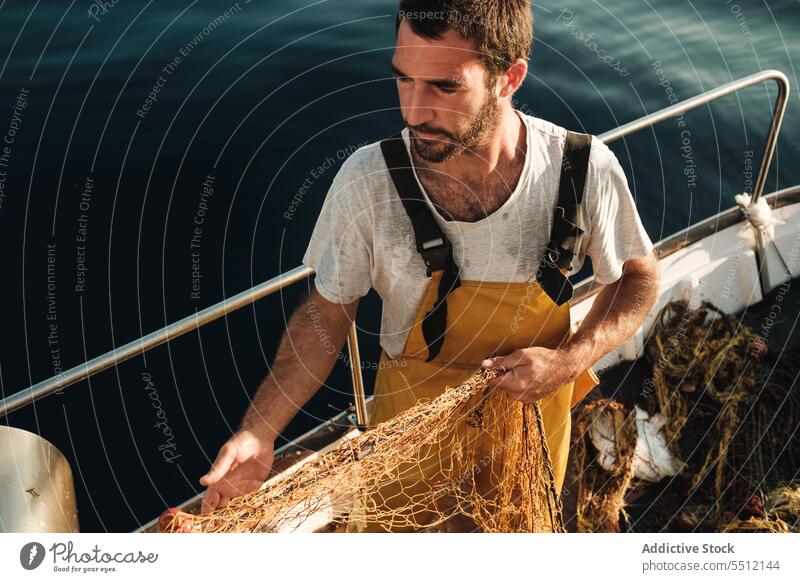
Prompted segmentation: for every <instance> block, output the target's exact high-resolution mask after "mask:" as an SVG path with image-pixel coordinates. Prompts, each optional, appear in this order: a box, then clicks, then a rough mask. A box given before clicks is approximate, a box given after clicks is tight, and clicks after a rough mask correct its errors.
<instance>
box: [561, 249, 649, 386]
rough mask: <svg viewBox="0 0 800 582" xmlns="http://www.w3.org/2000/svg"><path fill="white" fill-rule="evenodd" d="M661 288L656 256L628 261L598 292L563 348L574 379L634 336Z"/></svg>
mask: <svg viewBox="0 0 800 582" xmlns="http://www.w3.org/2000/svg"><path fill="white" fill-rule="evenodd" d="M658 289H659V269H658V261H657V260H656V258H655V256H654V255H653V254H652V253H651V254H650V255H648V256H647V257H643V258H636V259H630V260H628V261H626V262H625V264H624V265H623V267H622V277H621V278H620V279H618V280H617V281H615V282H614V283H611V284H610V285H606V286H605V287H603V289H602V290H601V291H600V293H598V295H597V297H596V298H595V300H594V303H593V304H592V308H591V309H590V310H589V313H588V314H587V315H586V317H585V318H584V320H583V322H581V325H580V327H579V328H578V331H577V332H576V333H575V335H574V336H573V337H572V339H571V340H570V342H569V343H568V344H567V345H566V346H565V347H564V348H563V351H564V352H565V353H566V354H567V356H568V358H567V361H568V362H569V363H570V364H571V372H572V374H573V375H574V376H577V374H579V373H580V372H581V371H583V370H585V369H586V368H588V367H589V366H591V365H592V364H594V363H595V362H597V361H598V360H599V359H600V358H602V357H603V356H605V355H606V354H607V353H608V352H610V351H611V350H613V349H614V348H616V347H617V346H619V345H620V344H621V343H623V342H624V341H625V340H627V339H628V338H629V337H631V336H632V335H633V334H634V332H635V331H636V330H637V329H638V328H639V326H640V325H641V323H642V321H643V320H644V318H645V316H647V314H648V313H649V312H650V309H651V308H652V307H653V305H654V304H655V302H656V300H657V299H658Z"/></svg>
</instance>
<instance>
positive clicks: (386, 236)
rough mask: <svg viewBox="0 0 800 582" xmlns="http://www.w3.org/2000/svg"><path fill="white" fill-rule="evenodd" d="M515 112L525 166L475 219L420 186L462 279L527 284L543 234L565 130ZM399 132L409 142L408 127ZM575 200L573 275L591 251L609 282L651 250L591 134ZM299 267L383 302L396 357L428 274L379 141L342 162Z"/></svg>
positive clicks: (348, 297)
mask: <svg viewBox="0 0 800 582" xmlns="http://www.w3.org/2000/svg"><path fill="white" fill-rule="evenodd" d="M517 113H518V114H519V115H520V117H521V118H522V119H523V121H524V122H525V126H526V128H527V136H526V137H527V152H526V159H525V165H524V167H523V169H522V173H521V175H520V178H519V183H518V184H517V187H516V189H515V190H514V192H513V193H512V194H511V196H510V197H509V198H508V199H507V200H506V202H505V203H504V204H503V205H502V206H501V207H500V208H498V209H497V210H496V211H494V212H493V213H492V214H490V215H489V216H487V217H485V218H483V219H482V220H479V221H477V222H460V221H446V220H445V219H444V218H442V216H441V215H440V214H439V213H438V212H437V211H436V209H435V208H434V206H433V204H432V203H431V201H430V198H429V197H428V195H427V193H425V189H424V188H423V187H422V185H421V184H420V188H421V189H422V191H423V193H424V195H425V200H426V202H427V203H428V206H429V208H430V209H431V212H432V213H433V216H434V218H435V220H436V222H437V223H438V224H439V226H440V228H441V229H442V231H443V232H444V233H445V234H446V235H447V237H448V238H449V239H450V241H451V243H452V245H453V253H454V255H455V261H456V264H458V266H459V268H460V270H461V278H462V279H464V280H480V281H494V282H525V281H528V280H534V275H535V273H536V268H537V266H538V264H539V260H540V257H541V255H542V251H543V250H544V248H545V246H546V245H547V242H548V241H549V239H550V228H551V224H552V220H553V212H554V209H555V204H556V199H557V194H558V182H559V176H560V172H561V159H562V153H563V148H564V141H565V139H566V130H565V129H564V128H562V127H559V126H557V125H555V124H552V123H550V122H547V121H544V120H543V119H539V118H536V117H532V116H529V115H525V114H522V113H521V112H517ZM403 138H404V139H405V142H406V148H408V147H409V142H408V128H406V129H404V130H403ZM409 155H410V154H409ZM417 181H418V182H419V180H417ZM582 206H583V209H584V210H583V214H584V223H585V225H586V227H587V228H586V231H587V232H586V234H585V235H584V237H583V242H582V243H581V248H580V249H579V252H578V254H577V256H576V257H575V260H574V262H573V266H574V267H575V269H576V270H575V271H573V272H577V269H579V268H580V267H581V265H582V264H583V260H584V257H585V255H587V254H588V255H589V257H591V259H592V268H593V270H594V277H595V280H596V281H597V282H598V283H602V284H608V283H612V282H614V281H616V280H617V279H619V278H620V277H621V276H622V265H623V263H624V262H625V261H626V260H628V259H630V258H634V257H643V256H646V255H648V254H649V253H650V252H651V251H652V249H653V243H652V242H651V241H650V238H649V237H648V236H647V232H645V230H644V227H643V226H642V222H641V219H640V218H639V215H638V213H637V212H636V206H635V204H634V201H633V197H632V196H631V192H630V190H629V189H628V182H627V180H626V179H625V174H624V172H623V170H622V168H621V167H620V165H619V162H618V161H617V158H616V156H615V155H614V153H613V152H612V151H611V150H610V149H608V147H607V146H606V145H605V144H603V143H602V142H601V141H600V140H598V139H597V138H592V147H591V154H590V156H589V168H588V172H587V176H586V185H585V189H584V195H583V205H582ZM303 263H304V264H305V265H308V266H310V267H313V268H314V269H315V270H316V272H317V274H316V280H315V285H316V288H317V290H318V291H319V293H320V294H321V295H322V296H323V297H324V298H325V299H327V300H328V301H332V302H334V303H351V302H353V301H355V300H356V299H357V298H359V297H362V296H364V295H366V294H367V292H368V291H369V290H370V288H374V289H375V290H376V291H377V293H378V295H380V297H381V299H382V300H383V314H382V317H381V332H380V337H381V339H380V342H381V346H382V347H383V349H384V350H386V353H387V354H388V355H389V356H390V357H392V358H397V357H399V356H400V355H401V354H402V351H403V346H404V345H405V341H406V337H407V336H408V332H409V329H410V327H411V325H412V324H413V320H414V316H415V315H416V312H417V308H418V304H419V302H420V300H421V299H422V295H423V293H424V292H425V288H426V286H427V284H428V281H429V278H428V276H427V275H426V268H425V264H424V262H423V260H422V257H421V256H420V254H419V253H418V252H417V249H416V243H415V240H414V233H413V230H412V228H411V221H410V220H409V219H408V216H407V215H406V212H405V210H404V208H403V204H402V202H401V200H400V197H399V196H398V194H397V191H396V190H395V188H394V184H393V183H392V179H391V176H390V175H389V171H388V169H387V167H386V163H385V162H384V159H383V154H382V152H381V148H380V144H379V143H373V144H370V145H368V146H364V147H362V148H360V149H358V150H357V151H356V152H354V153H353V154H352V155H351V156H350V157H349V158H348V159H347V160H346V161H345V162H344V164H343V165H342V167H341V169H340V170H339V172H338V173H337V175H336V177H335V178H334V180H333V183H332V184H331V187H330V190H329V191H328V195H327V197H326V199H325V203H324V204H323V207H322V210H321V212H320V216H319V218H318V219H317V224H316V226H315V228H314V233H313V235H312V237H311V241H310V242H309V245H308V249H307V250H306V253H305V256H304V257H303Z"/></svg>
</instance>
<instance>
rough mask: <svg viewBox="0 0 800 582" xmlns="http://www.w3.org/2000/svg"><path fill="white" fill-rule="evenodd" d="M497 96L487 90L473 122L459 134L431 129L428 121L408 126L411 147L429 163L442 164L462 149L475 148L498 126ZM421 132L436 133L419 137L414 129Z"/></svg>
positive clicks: (471, 120)
mask: <svg viewBox="0 0 800 582" xmlns="http://www.w3.org/2000/svg"><path fill="white" fill-rule="evenodd" d="M497 109H498V99H497V96H496V95H495V94H494V93H493V92H488V93H487V97H486V99H485V100H484V102H483V103H482V104H481V107H480V109H479V110H478V112H477V113H476V114H475V116H473V117H472V119H470V124H469V125H468V126H467V127H465V128H463V129H461V130H459V131H458V133H453V132H448V131H442V130H441V129H436V128H431V127H429V126H427V125H425V124H422V125H417V126H414V127H411V126H409V127H408V131H409V138H410V141H411V150H412V151H413V152H414V153H415V154H416V155H417V156H419V157H420V158H422V159H423V160H425V161H426V162H431V163H434V164H439V163H442V162H445V161H447V160H450V159H452V158H454V157H455V156H457V155H458V154H460V153H461V152H463V151H465V150H466V151H469V150H473V149H474V148H475V147H476V146H477V145H478V144H480V143H481V142H482V141H483V140H484V138H485V137H486V136H487V135H488V134H489V133H491V131H492V130H494V128H495V127H496V126H497ZM415 130H417V131H422V132H424V133H431V134H434V135H436V137H434V138H432V139H424V138H420V137H416V136H415V135H414V131H415Z"/></svg>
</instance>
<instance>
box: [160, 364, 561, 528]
mask: <svg viewBox="0 0 800 582" xmlns="http://www.w3.org/2000/svg"><path fill="white" fill-rule="evenodd" d="M501 373H502V371H499V370H480V371H478V372H476V373H475V374H474V375H473V376H471V377H470V378H469V379H468V380H467V381H466V382H464V383H462V384H460V385H458V386H455V387H449V388H447V389H446V390H445V392H444V393H443V394H442V395H441V396H439V397H437V398H436V399H434V400H432V401H430V402H421V403H418V404H417V405H416V406H414V407H412V408H410V409H409V410H407V411H405V412H403V413H402V414H400V415H398V416H396V417H395V418H393V419H391V420H389V421H387V422H385V423H382V424H379V425H378V426H376V427H375V428H373V429H370V430H368V431H367V432H365V433H363V434H361V435H359V436H357V437H355V438H352V439H349V440H343V441H342V442H341V443H340V444H338V445H337V446H336V447H335V448H334V449H333V450H331V451H329V452H328V453H326V454H324V455H322V456H320V457H318V458H317V459H315V460H312V461H309V462H307V463H305V464H303V465H301V466H299V467H298V468H296V470H294V471H291V472H289V473H288V474H285V475H284V476H281V477H278V478H276V479H274V480H273V481H271V482H269V484H268V486H267V487H266V488H264V489H261V490H258V491H253V492H251V493H249V494H247V495H244V496H242V497H239V498H236V499H233V500H232V501H231V502H230V503H229V504H228V505H227V506H226V507H224V508H222V509H218V510H216V511H213V512H211V513H207V514H203V515H189V514H186V513H178V514H172V515H171V516H169V518H167V519H164V520H162V524H161V529H162V530H164V531H204V532H274V531H291V530H293V529H296V528H297V527H298V526H300V525H301V524H303V523H304V522H305V521H306V520H309V519H319V516H320V515H323V516H325V520H326V521H329V522H334V523H347V522H351V523H352V522H356V523H358V524H360V526H361V529H378V530H387V531H420V530H426V529H427V530H430V529H431V528H435V527H436V526H437V525H439V524H442V523H444V522H446V521H447V520H449V519H451V518H453V517H454V516H461V517H463V518H465V519H466V521H468V522H469V523H471V524H473V526H472V529H473V530H474V531H484V532H545V531H547V532H550V531H563V525H562V518H561V504H560V500H559V498H558V493H557V492H556V490H555V479H554V475H553V469H552V465H551V462H550V457H549V451H548V448H547V441H546V439H545V436H544V429H543V424H542V417H541V411H540V409H539V406H538V404H522V403H519V402H515V401H512V400H511V399H509V398H508V396H507V395H506V394H505V392H503V391H502V390H500V389H491V388H489V383H490V381H491V380H492V379H493V378H495V377H496V376H498V375H499V374H501ZM461 517H459V519H461Z"/></svg>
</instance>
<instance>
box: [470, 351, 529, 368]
mask: <svg viewBox="0 0 800 582" xmlns="http://www.w3.org/2000/svg"><path fill="white" fill-rule="evenodd" d="M524 356H525V353H524V352H523V351H522V350H514V351H513V352H511V353H510V354H508V355H507V356H492V357H491V358H486V359H485V360H483V361H482V362H481V367H483V368H505V369H506V370H511V369H513V368H515V367H517V366H518V365H519V364H520V362H521V361H522V359H523V357H524Z"/></svg>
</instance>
